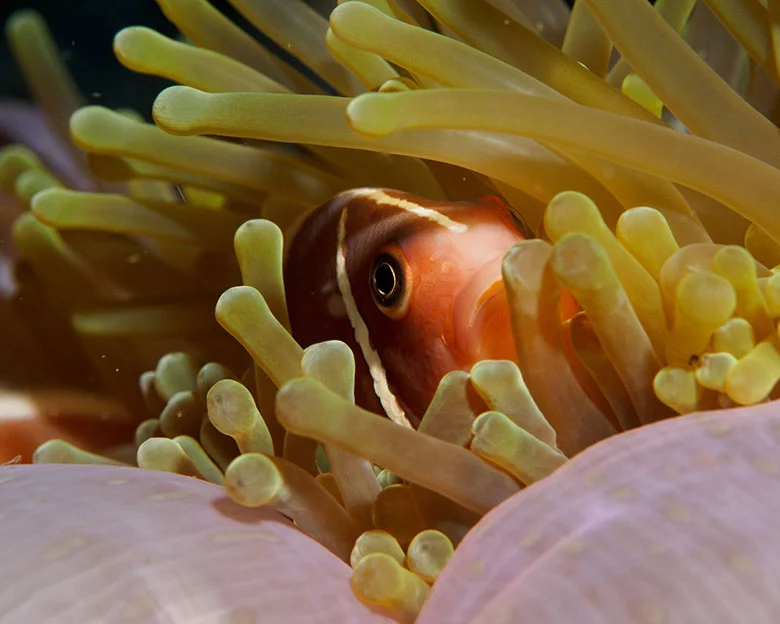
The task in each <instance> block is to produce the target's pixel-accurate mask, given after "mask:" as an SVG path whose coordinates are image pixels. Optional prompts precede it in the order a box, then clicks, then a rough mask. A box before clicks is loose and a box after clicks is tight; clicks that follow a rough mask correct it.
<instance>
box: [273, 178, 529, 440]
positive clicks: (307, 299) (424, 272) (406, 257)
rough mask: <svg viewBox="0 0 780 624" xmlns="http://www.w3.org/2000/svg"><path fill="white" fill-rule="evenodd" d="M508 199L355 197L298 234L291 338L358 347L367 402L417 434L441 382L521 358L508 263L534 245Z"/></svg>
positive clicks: (360, 391) (347, 196)
mask: <svg viewBox="0 0 780 624" xmlns="http://www.w3.org/2000/svg"><path fill="white" fill-rule="evenodd" d="M525 238H526V236H525V235H524V233H523V232H522V231H521V229H520V228H519V227H518V224H517V222H516V221H515V220H514V218H513V217H512V214H511V213H510V211H509V209H508V208H507V206H506V205H505V204H503V202H502V201H501V200H500V199H499V198H493V197H488V198H481V199H479V200H477V201H475V202H445V201H433V200H429V199H423V198H421V197H416V196H414V195H410V194H408V193H402V192H400V191H394V190H388V189H379V188H361V189H355V190H350V191H345V192H343V193H340V194H339V195H337V196H335V197H334V198H332V199H331V200H330V201H329V202H327V203H326V204H324V205H323V206H321V207H319V208H317V209H315V210H313V211H312V212H310V213H309V214H308V215H307V216H306V217H305V218H304V220H303V221H302V222H301V223H300V224H298V226H297V227H296V228H295V232H294V237H293V239H292V241H291V243H290V245H289V247H288V251H287V254H286V259H285V263H284V281H285V289H286V292H287V300H288V308H289V311H290V323H291V326H292V333H293V336H294V337H295V338H296V340H298V342H299V343H300V344H301V345H302V346H304V347H306V346H308V345H311V344H313V343H316V342H321V341H325V340H341V341H343V342H345V343H346V344H348V345H349V346H350V347H351V348H352V350H353V352H354V354H355V362H356V384H355V398H356V402H357V404H358V405H360V406H361V407H363V408H365V409H368V410H371V411H373V412H376V413H382V412H384V413H386V414H387V415H388V416H389V417H390V418H391V419H392V420H393V421H395V422H397V423H399V424H402V425H406V426H412V427H416V426H417V425H418V424H419V422H420V420H421V418H422V416H423V414H424V413H425V410H426V409H427V407H428V404H429V403H430V401H431V399H432V397H433V394H434V392H435V391H436V388H437V386H438V384H439V381H440V380H441V378H442V377H443V376H444V375H445V374H446V373H448V372H450V371H453V370H464V371H469V370H470V369H471V367H472V366H473V365H474V364H475V363H477V362H478V361H480V360H484V359H509V360H513V361H516V360H517V357H516V354H515V343H514V338H513V334H512V329H511V323H510V316H509V307H508V304H507V299H506V293H505V291H504V286H503V282H502V278H501V264H502V260H503V258H504V256H505V255H506V253H507V252H508V251H509V250H510V248H511V247H512V246H513V245H515V244H517V243H519V242H520V241H523V240H525Z"/></svg>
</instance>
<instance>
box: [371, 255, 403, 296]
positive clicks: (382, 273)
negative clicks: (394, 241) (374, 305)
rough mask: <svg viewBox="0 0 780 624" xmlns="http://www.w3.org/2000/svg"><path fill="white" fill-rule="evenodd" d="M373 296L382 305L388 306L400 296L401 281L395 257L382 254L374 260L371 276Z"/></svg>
mask: <svg viewBox="0 0 780 624" xmlns="http://www.w3.org/2000/svg"><path fill="white" fill-rule="evenodd" d="M371 286H372V290H373V291H374V297H376V299H377V301H378V302H379V303H380V304H381V305H383V306H390V305H392V304H393V303H395V302H396V301H398V299H400V297H401V291H402V289H403V282H402V276H401V271H400V268H399V266H398V263H397V262H396V260H395V258H393V257H391V256H386V255H382V256H380V257H379V258H377V259H376V262H374V270H373V273H372V277H371Z"/></svg>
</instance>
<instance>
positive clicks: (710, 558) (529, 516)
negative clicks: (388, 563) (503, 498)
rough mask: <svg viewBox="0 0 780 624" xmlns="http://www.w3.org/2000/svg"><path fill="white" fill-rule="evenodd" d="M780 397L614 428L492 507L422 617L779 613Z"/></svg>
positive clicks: (421, 622) (476, 621)
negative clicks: (613, 433)
mask: <svg viewBox="0 0 780 624" xmlns="http://www.w3.org/2000/svg"><path fill="white" fill-rule="evenodd" d="M778 518H780V403H777V402H775V403H769V404H765V405H761V406H756V407H751V408H741V409H734V410H727V411H720V412H710V413H706V414H698V415H692V416H687V417H681V418H676V419H673V420H669V421H665V422H662V423H658V424H655V425H651V426H648V427H644V428H642V429H640V430H637V431H634V432H631V433H627V434H623V435H620V436H616V437H613V438H611V439H608V440H606V441H604V442H602V443H600V444H598V445H596V446H594V447H592V448H591V449H589V450H587V451H585V452H584V453H582V454H581V455H580V456H578V457H576V458H575V459H574V460H572V461H571V462H569V463H568V464H567V465H565V466H564V467H563V468H562V469H560V470H559V471H558V472H557V473H555V474H553V475H552V476H551V477H549V478H548V479H545V480H544V481H542V482H540V483H538V484H537V485H535V486H532V487H530V488H528V489H527V490H525V491H523V492H521V493H520V494H518V495H517V496H514V497H513V498H512V499H510V500H508V501H507V502H505V503H504V504H503V505H501V506H500V507H498V508H497V509H495V510H494V511H493V512H492V513H490V514H489V515H488V516H486V517H485V518H484V519H483V520H482V522H481V523H480V524H478V525H477V526H476V527H475V528H474V529H473V530H472V531H471V533H470V534H469V535H468V536H467V537H466V539H465V540H464V541H463V543H462V544H461V545H460V547H459V548H458V550H457V551H456V553H455V556H454V557H453V558H452V560H451V561H450V563H449V565H448V567H447V569H446V570H445V571H444V573H443V574H442V576H441V577H440V578H439V580H438V582H437V584H436V586H435V587H434V589H433V591H432V593H431V596H430V598H429V600H428V602H427V603H426V605H425V607H424V609H423V611H422V613H421V615H420V617H419V618H418V620H417V622H418V624H461V623H464V624H465V623H468V624H486V623H488V622H490V623H492V624H496V623H498V622H507V623H508V622H533V623H534V624H544V623H547V622H549V623H553V622H555V623H563V622H577V623H578V624H585V623H590V622H593V623H594V624H595V623H597V622H598V623H600V624H601V623H604V622H640V623H644V622H673V623H676V622H680V623H682V622H686V623H687V622H707V623H708V624H712V623H719V622H723V623H733V622H750V623H751V624H760V623H763V622H767V623H769V622H778V621H780V591H778V587H780V530H779V529H778V527H779V526H780V525H779V524H778Z"/></svg>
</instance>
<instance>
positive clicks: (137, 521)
mask: <svg viewBox="0 0 780 624" xmlns="http://www.w3.org/2000/svg"><path fill="white" fill-rule="evenodd" d="M0 535H2V539H0V614H1V615H0V621H2V622H3V624H30V623H32V622H41V623H43V622H46V623H47V624H71V623H72V624H88V623H92V622H111V623H112V624H119V623H122V622H132V623H134V624H142V623H147V622H149V623H151V622H154V623H160V624H168V623H170V624H178V623H186V624H196V623H212V622H213V623H215V624H216V623H219V624H227V623H230V624H249V623H254V622H258V623H260V622H262V623H264V624H266V623H267V624H276V623H279V624H282V623H285V624H287V623H295V622H306V623H307V624H309V623H312V624H316V623H323V624H325V623H327V624H331V623H333V622H340V623H355V624H375V623H380V622H384V623H389V622H392V620H390V619H388V618H385V617H382V616H380V615H377V614H375V613H373V612H371V611H370V610H368V608H367V607H365V606H364V605H363V604H361V603H360V602H359V601H358V600H357V598H355V597H354V595H353V594H352V592H351V590H350V585H349V579H350V572H351V570H350V568H349V567H348V566H347V565H346V564H345V563H343V562H342V561H340V560H338V559H337V558H336V557H334V556H333V555H331V554H330V553H329V552H328V551H327V550H325V549H324V548H323V547H322V546H320V545H319V544H317V543H316V542H314V541H312V540H311V539H310V538H308V537H306V536H305V535H303V534H302V533H301V532H300V531H298V530H297V529H296V528H295V527H293V526H292V524H291V523H290V522H289V521H287V520H286V519H285V518H284V517H283V516H281V515H280V514H278V513H276V512H275V511H273V510H271V509H267V508H261V509H247V508H244V507H240V506H239V505H236V504H235V503H233V502H232V501H231V500H230V499H229V498H228V497H227V495H226V494H225V492H224V489H222V488H221V487H218V486H215V485H212V484H210V483H205V482H203V481H198V480H196V479H192V478H187V477H181V476H178V475H174V474H168V473H162V472H151V471H145V470H139V469H136V468H120V467H109V466H58V465H33V466H29V465H27V466H10V467H4V468H1V469H0Z"/></svg>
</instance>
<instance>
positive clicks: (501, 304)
mask: <svg viewBox="0 0 780 624" xmlns="http://www.w3.org/2000/svg"><path fill="white" fill-rule="evenodd" d="M453 314H454V319H453V320H454V330H455V344H456V345H457V348H458V351H459V352H460V353H462V354H463V355H464V357H465V359H467V360H470V361H471V362H472V363H474V362H477V361H479V360H514V361H516V360H517V356H516V352H515V341H514V336H513V334H512V324H511V321H510V316H509V304H508V302H507V298H506V290H505V289H504V282H503V279H502V278H501V263H500V262H497V263H490V264H487V265H485V266H484V267H482V268H481V269H480V270H479V271H477V272H476V273H475V274H474V276H473V277H472V278H471V279H470V280H469V281H468V283H467V284H466V287H465V288H464V289H463V290H462V291H461V292H460V293H459V294H458V295H457V297H456V299H455V306H454V309H453Z"/></svg>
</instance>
